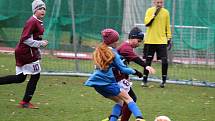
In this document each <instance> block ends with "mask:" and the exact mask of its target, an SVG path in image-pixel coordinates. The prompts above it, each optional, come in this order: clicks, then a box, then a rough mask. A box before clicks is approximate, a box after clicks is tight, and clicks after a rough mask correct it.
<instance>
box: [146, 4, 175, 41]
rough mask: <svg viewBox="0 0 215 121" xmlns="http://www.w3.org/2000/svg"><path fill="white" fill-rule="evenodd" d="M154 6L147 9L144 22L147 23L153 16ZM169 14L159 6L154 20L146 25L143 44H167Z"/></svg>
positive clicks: (169, 35)
mask: <svg viewBox="0 0 215 121" xmlns="http://www.w3.org/2000/svg"><path fill="white" fill-rule="evenodd" d="M155 11H156V7H151V8H149V9H147V11H146V15H145V19H144V24H145V25H147V24H148V23H149V22H150V21H151V20H152V19H153V17H154V13H155ZM171 38H172V36H171V30H170V16H169V12H168V10H167V9H165V8H161V9H160V12H159V13H158V15H157V16H156V17H155V18H154V21H153V22H152V24H151V25H150V26H148V27H147V30H146V36H145V39H144V44H167V40H169V39H171Z"/></svg>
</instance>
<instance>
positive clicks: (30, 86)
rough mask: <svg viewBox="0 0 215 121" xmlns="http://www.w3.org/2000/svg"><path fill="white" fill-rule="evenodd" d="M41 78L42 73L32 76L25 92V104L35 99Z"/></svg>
mask: <svg viewBox="0 0 215 121" xmlns="http://www.w3.org/2000/svg"><path fill="white" fill-rule="evenodd" d="M39 78H40V73H39V74H36V75H31V78H30V80H29V82H28V84H27V87H26V90H25V95H24V98H23V101H24V102H30V100H31V99H32V97H33V94H34V92H35V90H36V86H37V82H38V80H39Z"/></svg>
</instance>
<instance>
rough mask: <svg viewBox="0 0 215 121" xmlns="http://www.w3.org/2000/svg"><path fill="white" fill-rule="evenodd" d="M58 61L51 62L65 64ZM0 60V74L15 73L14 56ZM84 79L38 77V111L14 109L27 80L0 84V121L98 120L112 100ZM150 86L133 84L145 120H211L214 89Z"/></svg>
mask: <svg viewBox="0 0 215 121" xmlns="http://www.w3.org/2000/svg"><path fill="white" fill-rule="evenodd" d="M45 62H46V61H45ZM61 62H62V61H60V60H59V61H57V63H52V64H61V65H62V66H64V67H66V66H65V65H63V64H62V63H61ZM0 63H1V64H0V76H5V75H8V74H14V73H15V62H14V55H8V54H0ZM71 63H72V62H71ZM46 66H53V65H49V64H48V65H46ZM156 68H157V67H156ZM158 68H159V65H158ZM158 73H159V72H158ZM192 73H194V72H192ZM86 79H87V78H84V77H63V76H61V77H59V76H41V78H40V81H39V83H38V86H37V90H36V92H35V95H34V97H33V100H32V102H33V103H35V104H36V105H38V106H39V107H40V109H39V110H29V109H18V108H16V105H17V104H18V102H19V101H20V100H21V99H22V97H23V94H24V90H25V87H26V84H27V82H24V83H22V84H10V85H0V102H1V103H0V109H1V113H0V121H38V120H39V121H100V120H101V119H103V118H105V117H107V116H108V115H109V113H110V111H111V108H112V106H113V104H114V103H113V102H112V101H110V100H107V99H105V98H103V97H102V96H100V95H99V94H97V93H96V91H95V90H94V89H92V88H90V87H85V86H83V82H84V81H85V80H86ZM152 85H153V86H152ZM150 86H152V88H141V87H140V82H138V81H134V85H133V90H134V91H135V93H136V95H137V96H138V101H137V104H138V106H140V109H141V110H142V112H143V114H144V116H145V118H146V120H147V121H153V119H154V118H155V117H156V116H157V115H167V116H169V117H170V118H171V119H172V121H214V119H215V115H214V112H215V93H214V91H215V89H214V88H206V87H194V86H184V85H183V86H182V85H174V84H168V85H167V87H166V88H164V89H161V88H159V85H158V84H157V83H150ZM131 121H134V117H132V118H131Z"/></svg>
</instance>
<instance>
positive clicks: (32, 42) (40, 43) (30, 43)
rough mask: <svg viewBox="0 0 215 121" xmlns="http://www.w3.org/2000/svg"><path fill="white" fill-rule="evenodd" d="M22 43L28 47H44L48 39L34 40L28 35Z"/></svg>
mask: <svg viewBox="0 0 215 121" xmlns="http://www.w3.org/2000/svg"><path fill="white" fill-rule="evenodd" d="M24 44H26V45H28V46H30V47H36V48H39V47H41V46H43V47H45V46H46V45H47V44H48V41H47V40H42V41H38V40H34V39H33V37H30V38H28V39H27V40H25V41H24Z"/></svg>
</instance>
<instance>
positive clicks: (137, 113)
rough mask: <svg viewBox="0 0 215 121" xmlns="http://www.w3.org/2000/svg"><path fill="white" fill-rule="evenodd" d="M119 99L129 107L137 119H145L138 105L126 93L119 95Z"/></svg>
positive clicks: (122, 92)
mask: <svg viewBox="0 0 215 121" xmlns="http://www.w3.org/2000/svg"><path fill="white" fill-rule="evenodd" d="M118 97H119V98H120V99H122V100H123V101H124V102H125V103H126V104H127V105H128V108H129V110H130V111H131V112H132V113H133V114H134V116H135V117H136V119H143V116H142V113H141V111H140V109H139V108H138V106H137V104H136V103H135V102H134V101H133V99H132V98H131V97H130V96H129V95H128V93H127V92H126V91H124V90H122V91H121V92H120V93H119V95H118Z"/></svg>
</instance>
